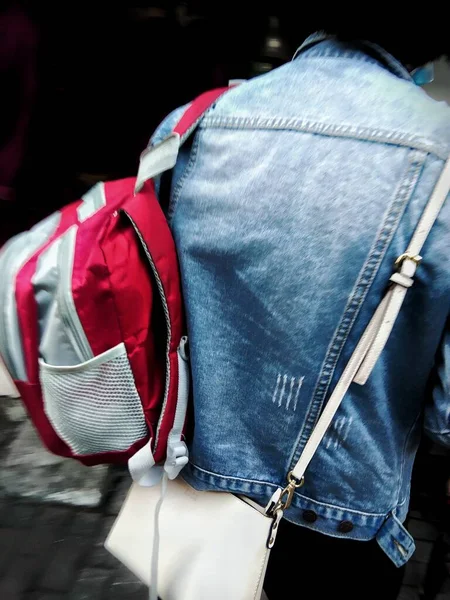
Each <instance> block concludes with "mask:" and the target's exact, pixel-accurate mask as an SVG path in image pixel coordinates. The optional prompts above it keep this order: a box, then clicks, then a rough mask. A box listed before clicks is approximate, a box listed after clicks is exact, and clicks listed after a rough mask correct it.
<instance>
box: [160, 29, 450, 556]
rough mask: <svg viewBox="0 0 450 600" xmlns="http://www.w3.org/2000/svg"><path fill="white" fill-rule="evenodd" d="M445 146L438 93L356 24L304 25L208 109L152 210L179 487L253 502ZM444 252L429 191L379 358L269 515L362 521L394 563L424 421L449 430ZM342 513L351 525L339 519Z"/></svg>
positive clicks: (332, 527)
mask: <svg viewBox="0 0 450 600" xmlns="http://www.w3.org/2000/svg"><path fill="white" fill-rule="evenodd" d="M179 114H180V111H179V110H178V111H175V112H174V113H173V114H172V115H171V116H170V117H168V119H167V120H166V121H165V122H164V123H163V124H162V126H161V127H160V128H159V130H158V131H157V133H156V134H155V136H154V140H155V141H157V140H159V139H161V138H162V137H164V135H165V134H166V133H167V132H168V131H169V130H170V128H171V127H172V126H173V124H174V122H175V121H176V119H177V117H178V115H179ZM449 154H450V109H449V107H448V106H447V105H446V104H445V103H437V102H435V101H433V100H431V99H430V98H429V97H427V95H426V94H425V92H424V91H423V90H422V89H421V88H419V87H417V86H416V85H415V84H414V83H413V80H412V78H411V76H410V75H409V73H408V72H407V71H406V70H405V69H404V68H403V67H402V66H401V65H400V64H399V63H398V62H397V61H396V60H395V59H393V58H392V57H391V56H390V55H388V54H387V53H385V52H384V51H383V50H381V49H380V48H378V47H376V46H373V45H369V44H366V43H361V44H358V45H352V46H350V45H346V44H343V43H340V42H338V41H336V40H334V39H331V38H328V39H321V38H320V37H316V38H313V39H311V40H309V41H308V42H307V43H306V44H305V45H304V46H303V47H302V48H301V50H300V51H299V53H298V56H297V57H296V58H295V60H293V61H292V62H290V63H288V64H286V65H284V66H282V67H281V68H279V69H277V70H275V71H272V72H270V73H268V74H266V75H264V76H261V77H258V78H256V79H252V80H250V81H248V82H246V83H244V84H242V85H240V86H238V87H236V88H234V89H232V90H230V91H229V92H228V93H227V94H225V95H224V96H223V97H222V98H221V99H220V100H219V101H218V102H217V103H216V105H215V106H214V107H213V108H212V109H211V110H210V112H209V113H208V115H207V116H206V117H205V118H204V120H203V122H202V124H201V127H200V129H199V130H198V131H197V133H196V134H195V136H194V140H193V142H192V145H191V147H190V148H186V149H185V150H184V154H183V156H182V157H181V158H180V160H179V162H178V164H177V167H176V168H175V172H174V176H173V181H172V194H171V200H170V206H169V211H168V214H169V218H170V222H171V226H172V229H173V232H174V235H175V239H176V243H177V247H178V251H179V257H180V264H181V272H182V281H183V289H184V297H185V302H186V310H187V318H188V328H189V336H190V343H191V359H192V373H193V386H194V410H195V433H194V437H193V440H192V443H191V447H190V459H191V462H190V464H189V466H188V467H187V468H186V470H185V471H184V472H183V473H184V476H185V478H186V479H187V481H189V483H191V484H192V485H193V486H194V487H196V488H198V489H204V490H226V491H229V492H235V493H240V494H245V495H248V496H250V497H251V498H253V499H255V500H256V501H257V502H259V503H260V504H264V503H266V502H267V500H268V499H269V497H270V496H271V494H272V493H273V492H274V491H275V489H276V488H277V487H278V486H283V484H284V482H285V478H286V474H287V472H288V471H289V470H290V469H291V468H292V466H293V464H294V463H295V462H296V461H297V459H298V457H299V456H300V453H301V451H302V449H303V448H304V446H305V443H306V441H307V439H308V437H309V435H310V433H311V431H312V428H313V427H314V424H315V423H316V421H317V418H318V416H319V415H320V412H321V410H322V408H323V406H324V404H325V403H326V402H327V399H328V398H329V396H330V393H331V391H332V390H333V387H334V385H335V384H336V382H337V380H338V378H339V377H340V375H341V373H342V371H343V369H344V366H345V364H346V362H347V361H348V359H349V357H350V355H351V353H352V351H353V350H354V348H355V346H356V343H357V341H358V339H359V337H360V335H361V333H362V331H363V330H364V328H365V327H366V325H367V324H368V322H369V320H370V317H371V315H372V314H373V312H374V310H375V308H376V306H377V305H378V303H379V302H380V300H381V298H382V296H383V293H384V290H385V288H386V286H387V284H388V280H389V277H390V275H391V274H392V270H393V264H394V261H395V259H396V258H397V257H398V256H399V255H400V254H402V253H403V252H404V251H405V250H406V248H407V245H408V240H409V239H410V237H411V235H412V233H413V231H414V228H415V226H416V224H417V222H418V219H419V217H420V215H421V213H422V211H423V209H424V207H425V205H426V202H427V200H428V199H429V197H430V194H431V192H432V190H433V187H434V185H435V184H436V182H437V179H438V177H439V175H440V173H441V171H442V168H443V165H444V161H445V160H446V159H447V158H448V157H449ZM449 254H450V204H449V202H448V201H447V203H446V205H445V206H444V209H443V210H442V212H441V214H440V216H439V219H438V221H437V223H436V225H435V226H434V228H433V230H432V233H431V235H430V237H429V239H428V241H427V243H426V245H425V247H424V250H423V256H424V260H423V263H422V264H421V266H420V267H419V269H418V271H417V275H416V281H415V284H414V286H413V288H412V289H411V290H410V291H409V293H408V295H407V299H406V301H405V303H404V306H403V308H402V311H401V313H400V316H399V319H398V321H397V323H396V325H395V328H394V331H393V334H392V336H391V338H390V340H389V342H388V344H387V346H386V348H385V350H384V351H383V354H382V356H381V359H380V360H379V362H378V364H377V365H376V367H375V370H374V371H373V373H372V375H371V377H370V379H369V381H368V383H367V384H366V385H365V386H363V387H360V386H358V385H355V384H353V385H352V386H351V388H350V391H349V393H348V394H347V396H346V398H345V399H344V402H343V404H342V406H341V408H340V409H339V412H338V414H337V416H336V418H335V420H334V423H333V425H332V427H331V428H330V430H329V432H328V433H327V435H326V437H325V439H324V441H323V442H322V444H321V446H320V448H319V450H318V452H317V454H316V456H315V458H314V459H313V461H312V463H311V465H310V467H309V469H308V471H307V473H306V483H305V485H304V487H303V488H301V489H300V490H299V492H298V493H297V494H296V495H295V499H294V501H293V505H292V507H291V508H290V509H289V510H288V511H287V513H286V515H285V516H286V517H287V518H288V519H289V520H290V521H293V522H295V523H299V524H301V525H304V526H307V527H309V528H311V529H314V530H317V531H320V532H323V533H326V534H328V535H332V536H338V537H343V538H347V539H356V540H369V539H372V538H374V537H376V539H377V541H378V542H379V544H380V546H381V547H382V548H383V549H384V550H385V552H386V553H387V554H388V555H389V556H390V558H391V559H392V560H393V561H394V562H395V564H397V565H398V566H400V565H401V564H403V563H404V562H405V561H406V560H407V559H408V558H409V557H410V556H411V554H412V552H413V550H414V543H413V540H412V538H411V536H410V535H409V534H408V533H407V532H406V530H405V529H404V527H403V526H402V524H401V523H402V522H403V521H404V519H405V517H406V514H407V510H408V502H409V492H410V478H411V469H412V465H413V461H414V456H415V453H416V450H417V446H418V443H419V439H420V436H421V431H422V424H423V423H424V425H425V428H426V429H427V431H428V433H429V434H431V435H432V436H433V437H434V438H435V439H436V440H438V441H439V442H441V443H444V444H446V445H450V390H449V387H450V331H449V327H448V325H446V323H448V317H449V308H450V262H449ZM424 406H425V407H426V410H425V419H423V415H424V410H423V409H424ZM305 510H309V511H311V510H312V511H314V512H315V513H316V515H317V517H318V518H317V520H316V521H315V522H314V523H310V522H305V521H304V519H303V513H304V511H305ZM343 521H349V522H351V523H352V524H353V529H352V530H351V531H349V532H347V533H341V532H340V529H346V530H348V526H347V527H346V528H340V524H341V523H342V522H343Z"/></svg>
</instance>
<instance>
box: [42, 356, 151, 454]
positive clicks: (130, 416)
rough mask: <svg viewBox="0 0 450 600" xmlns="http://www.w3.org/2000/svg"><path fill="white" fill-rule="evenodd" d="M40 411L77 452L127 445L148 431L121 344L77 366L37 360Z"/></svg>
mask: <svg viewBox="0 0 450 600" xmlns="http://www.w3.org/2000/svg"><path fill="white" fill-rule="evenodd" d="M40 380H41V386H42V390H43V396H44V410H45V413H46V415H47V417H48V419H49V421H50V423H51V424H52V426H53V427H54V429H55V431H56V433H57V434H58V435H59V437H60V438H61V439H62V440H63V441H64V442H65V443H66V444H67V445H68V446H69V447H70V448H71V450H72V451H73V452H74V453H75V454H78V455H87V454H96V453H99V452H112V451H124V450H127V449H128V448H129V447H130V446H131V445H132V444H134V443H135V442H137V441H138V440H141V439H143V438H145V437H146V436H147V427H146V424H145V416H144V412H143V409H142V404H141V400H140V398H139V394H138V392H137V389H136V385H135V382H134V377H133V373H132V371H131V367H130V363H129V361H128V357H127V353H126V349H125V346H124V344H119V345H118V346H116V347H115V348H112V349H111V350H108V351H107V352H104V353H103V354H101V355H100V356H96V357H95V358H93V359H91V360H89V361H87V362H85V363H83V364H81V365H77V366H70V367H56V366H51V365H47V364H46V363H44V362H43V361H42V360H41V361H40Z"/></svg>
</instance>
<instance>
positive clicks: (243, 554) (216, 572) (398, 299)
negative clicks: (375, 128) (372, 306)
mask: <svg viewBox="0 0 450 600" xmlns="http://www.w3.org/2000/svg"><path fill="white" fill-rule="evenodd" d="M449 190H450V161H448V162H447V164H446V165H445V167H444V170H443V172H442V175H441V177H440V179H439V181H438V184H437V185H436V187H435V189H434V192H433V194H432V196H431V197H430V200H429V201H428V204H427V206H426V208H425V210H424V212H423V214H422V217H421V219H420V221H419V224H418V226H417V229H416V231H415V232H414V234H413V237H412V239H411V242H410V244H409V247H408V249H407V250H406V252H405V253H404V254H402V255H401V256H400V257H399V258H398V259H397V261H396V271H395V272H394V274H393V275H392V276H391V278H390V282H391V285H390V286H389V288H388V290H387V292H386V294H385V296H384V298H383V300H382V301H381V303H380V305H379V306H378V308H377V310H376V311H375V313H374V315H373V317H372V319H371V321H370V323H369V325H368V326H367V328H366V330H365V332H364V334H363V335H362V337H361V339H360V341H359V343H358V345H357V347H356V349H355V351H354V352H353V355H352V357H351V358H350V360H349V362H348V364H347V366H346V368H345V369H344V372H343V374H342V376H341V378H340V380H339V382H338V383H337V385H336V388H335V389H334V391H333V393H332V395H331V397H330V399H329V401H328V403H327V404H326V406H325V409H324V410H323V412H322V415H321V417H320V419H319V421H318V423H317V425H316V427H315V429H314V431H313V433H312V434H311V437H310V439H309V441H308V443H307V444H306V446H305V449H304V451H303V453H302V455H301V457H300V460H299V461H298V463H297V464H296V465H295V467H294V469H293V470H292V471H291V472H290V473H289V474H288V475H287V482H286V487H285V488H284V489H278V490H277V491H276V492H275V493H274V495H273V496H272V498H271V500H270V501H269V504H268V505H267V506H266V507H265V508H262V507H260V506H258V505H256V504H255V503H253V502H251V501H250V500H247V499H242V498H239V497H237V496H234V495H233V494H230V493H226V492H198V491H196V490H194V489H193V488H192V487H190V486H189V485H188V484H187V483H185V482H184V481H183V480H182V479H181V478H180V477H178V478H176V479H173V480H171V479H170V476H171V473H170V471H169V473H167V471H166V473H165V474H164V477H163V479H162V483H161V487H160V486H158V487H142V486H141V485H139V484H138V483H134V484H133V486H132V488H131V490H130V492H129V494H128V497H127V499H126V500H125V503H124V505H123V507H122V510H121V512H120V514H119V517H118V518H117V521H116V522H115V524H114V526H113V529H112V531H111V533H110V534H109V537H108V539H107V541H106V547H107V549H108V550H109V551H110V552H111V553H112V554H114V555H115V556H116V557H117V558H118V559H119V560H121V561H122V562H123V563H124V564H125V565H126V566H127V567H128V568H129V569H130V570H131V571H132V572H133V573H135V574H136V575H137V576H138V577H139V578H140V579H142V581H144V582H145V583H146V584H147V585H149V586H150V599H151V600H157V598H158V596H160V597H161V598H162V600H259V599H260V597H261V594H262V587H263V583H264V576H265V572H266V567H267V563H268V559H269V554H270V549H271V548H272V547H273V545H274V543H275V539H276V534H277V528H278V524H279V523H280V520H281V518H282V517H283V513H284V511H285V510H286V509H287V508H289V506H290V504H291V501H292V498H293V495H294V492H295V490H296V489H297V488H299V487H301V486H302V484H303V481H304V474H305V471H306V469H307V467H308V465H309V463H310V461H311V459H312V457H313V456H314V453H315V451H316V450H317V447H318V446H319V444H320V442H321V440H322V438H323V436H324V435H325V433H326V431H327V429H328V427H329V425H330V423H331V421H332V419H333V417H334V415H335V413H336V411H337V410H338V408H339V405H340V404H341V402H342V400H343V398H344V396H345V394H346V392H347V390H348V388H349V386H350V384H351V383H352V382H355V383H358V384H360V385H364V383H365V382H366V381H367V379H368V377H369V375H370V373H371V371H372V369H373V367H374V365H375V363H376V361H377V359H378V357H379V356H380V354H381V352H382V350H383V348H384V346H385V344H386V342H387V340H388V338H389V335H390V333H391V331H392V328H393V326H394V323H395V320H396V318H397V315H398V313H399V311H400V308H401V306H402V303H403V300H404V298H405V295H406V292H407V291H408V289H409V288H410V287H411V286H412V284H413V277H414V274H415V271H416V268H417V265H418V264H419V262H420V260H421V256H420V252H421V250H422V247H423V245H424V243H425V241H426V239H427V237H428V234H429V232H430V230H431V228H432V226H433V224H434V222H435V220H436V218H437V216H438V214H439V211H440V209H441V208H442V206H443V204H444V202H445V199H446V197H447V194H448V192H449ZM130 468H131V471H132V473H133V470H134V471H135V477H134V478H135V479H136V478H137V479H139V465H133V464H131V465H130Z"/></svg>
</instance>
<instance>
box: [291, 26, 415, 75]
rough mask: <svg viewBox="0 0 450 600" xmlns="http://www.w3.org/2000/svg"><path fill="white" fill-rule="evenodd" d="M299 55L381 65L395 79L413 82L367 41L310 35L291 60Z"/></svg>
mask: <svg viewBox="0 0 450 600" xmlns="http://www.w3.org/2000/svg"><path fill="white" fill-rule="evenodd" d="M300 54H301V55H303V56H324V57H326V56H329V57H332V56H337V57H346V58H357V59H358V60H364V61H366V62H372V63H378V64H381V65H382V66H383V67H384V68H385V69H388V70H389V71H390V72H391V73H393V74H394V75H396V76H397V77H400V78H401V79H405V80H406V81H414V79H413V77H412V76H411V74H410V73H409V71H408V70H407V69H406V68H405V67H404V66H403V65H402V64H401V63H400V62H399V61H398V60H397V59H396V58H394V57H393V56H392V55H391V54H389V52H386V50H384V49H383V48H381V46H378V45H377V44H373V43H372V42H368V41H360V40H358V41H355V42H342V41H340V40H338V39H337V38H336V37H335V36H331V35H328V34H327V33H324V32H318V33H314V34H313V35H310V36H309V37H308V38H307V39H306V40H305V41H304V42H303V44H302V45H301V46H300V47H299V48H298V49H297V51H296V53H295V54H294V57H293V59H292V60H295V59H296V58H297V57H298V56H299V55H300Z"/></svg>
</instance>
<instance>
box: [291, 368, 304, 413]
mask: <svg viewBox="0 0 450 600" xmlns="http://www.w3.org/2000/svg"><path fill="white" fill-rule="evenodd" d="M304 381H305V376H304V375H303V377H300V379H299V380H298V386H297V391H296V392H295V398H294V412H295V411H296V410H297V402H298V396H299V394H300V390H301V389H302V385H303V382H304Z"/></svg>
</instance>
